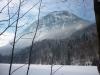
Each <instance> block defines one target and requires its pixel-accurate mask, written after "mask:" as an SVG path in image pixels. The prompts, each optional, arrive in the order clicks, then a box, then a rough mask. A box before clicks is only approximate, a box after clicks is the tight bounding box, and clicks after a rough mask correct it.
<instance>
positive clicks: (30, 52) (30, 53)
mask: <svg viewBox="0 0 100 75" xmlns="http://www.w3.org/2000/svg"><path fill="white" fill-rule="evenodd" d="M41 4H42V0H40V6H39V13H38V23H37V27H36V31H35V34H34V36H33V40H32V45H31V47H30V51H29V60H28V69H27V73H26V75H28V74H29V69H30V64H31V55H32V49H33V44H34V40H35V37H36V34H37V31H38V27H39V22H40V10H41Z"/></svg>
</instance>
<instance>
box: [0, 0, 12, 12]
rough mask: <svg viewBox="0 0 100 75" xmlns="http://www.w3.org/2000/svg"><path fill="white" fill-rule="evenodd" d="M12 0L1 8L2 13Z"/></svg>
mask: <svg viewBox="0 0 100 75" xmlns="http://www.w3.org/2000/svg"><path fill="white" fill-rule="evenodd" d="M11 2H12V0H10V1H9V2H8V3H7V4H6V5H5V6H4V7H3V8H2V9H1V10H0V13H2V11H3V10H4V9H5V8H6V7H7V6H8V5H9V4H10V3H11Z"/></svg>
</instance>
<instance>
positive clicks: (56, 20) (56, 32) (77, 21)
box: [16, 11, 91, 48]
mask: <svg viewBox="0 0 100 75" xmlns="http://www.w3.org/2000/svg"><path fill="white" fill-rule="evenodd" d="M37 23H38V21H35V22H33V23H32V24H31V25H29V26H28V27H27V28H26V29H25V30H23V32H22V34H20V35H19V37H20V36H21V35H23V34H27V33H29V34H27V35H24V36H23V37H22V38H30V39H20V40H19V42H17V44H16V47H17V48H20V47H21V48H25V47H26V46H27V47H28V46H30V45H31V41H32V37H33V36H34V33H35V28H36V26H37ZM90 24H91V23H90V22H89V21H86V20H83V19H81V18H79V17H78V16H76V15H74V14H72V13H70V12H67V11H55V12H51V13H49V14H48V15H46V16H44V17H42V18H40V20H39V27H38V32H37V35H36V38H35V41H42V40H44V39H55V40H56V39H65V38H66V37H68V36H70V35H71V34H72V33H74V32H76V31H77V30H80V29H82V28H85V27H87V26H88V25H90ZM30 32H33V33H30ZM25 42H27V44H25Z"/></svg>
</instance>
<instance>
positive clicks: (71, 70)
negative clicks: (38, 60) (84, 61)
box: [0, 64, 99, 75]
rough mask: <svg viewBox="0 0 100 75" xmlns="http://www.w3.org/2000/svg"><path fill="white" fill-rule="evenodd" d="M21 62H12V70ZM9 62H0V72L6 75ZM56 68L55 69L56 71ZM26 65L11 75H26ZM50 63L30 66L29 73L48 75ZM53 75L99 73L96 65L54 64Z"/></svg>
mask: <svg viewBox="0 0 100 75" xmlns="http://www.w3.org/2000/svg"><path fill="white" fill-rule="evenodd" d="M22 65H23V64H13V67H12V71H14V69H16V68H18V67H19V66H22ZM8 70H9V64H0V74H1V75H8ZM56 70H57V71H56ZM26 71H27V65H26V66H24V67H22V68H20V69H18V70H17V71H15V72H13V73H12V75H26ZM50 73H51V66H50V65H35V64H32V65H31V66H30V70H29V75H50ZM53 75H99V73H98V71H97V67H96V66H68V65H64V66H62V65H54V66H53Z"/></svg>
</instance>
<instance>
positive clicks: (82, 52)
mask: <svg viewBox="0 0 100 75" xmlns="http://www.w3.org/2000/svg"><path fill="white" fill-rule="evenodd" d="M29 50H30V47H27V48H25V49H22V50H21V51H19V52H18V53H16V54H15V55H14V63H27V60H28V53H29ZM97 57H98V39H97V31H96V25H95V24H92V25H90V26H88V27H86V28H83V29H81V30H78V31H76V32H74V33H73V34H72V35H71V36H69V37H67V38H65V39H60V40H53V39H45V40H42V41H38V42H35V43H34V47H33V52H32V58H31V59H32V60H31V62H32V63H34V64H51V63H52V60H53V64H67V65H68V64H72V65H76V64H77V65H85V64H91V63H92V60H93V59H94V58H97Z"/></svg>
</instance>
